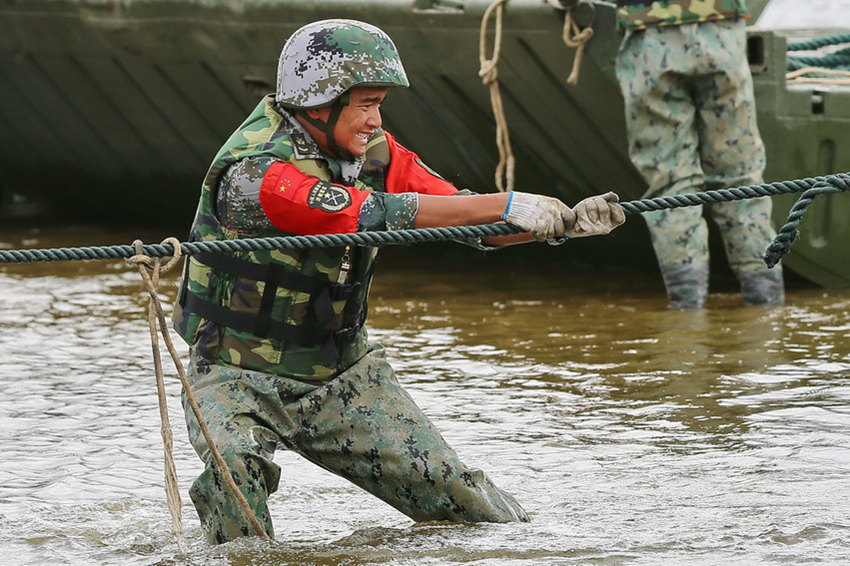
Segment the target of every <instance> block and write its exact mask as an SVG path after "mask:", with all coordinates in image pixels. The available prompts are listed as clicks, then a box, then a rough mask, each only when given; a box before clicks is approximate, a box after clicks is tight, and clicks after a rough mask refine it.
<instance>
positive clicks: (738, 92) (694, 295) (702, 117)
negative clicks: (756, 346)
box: [617, 0, 784, 308]
mask: <svg viewBox="0 0 850 566" xmlns="http://www.w3.org/2000/svg"><path fill="white" fill-rule="evenodd" d="M618 6H619V9H618V21H619V23H620V25H621V26H622V27H623V28H625V30H626V32H625V37H624V38H623V41H622V44H621V46H620V50H619V53H618V57H617V77H618V80H619V82H620V87H621V90H622V92H623V97H624V99H625V105H626V126H627V131H628V141H629V155H630V157H631V159H632V162H633V163H634V164H635V166H636V167H637V169H638V170H639V171H640V173H641V174H642V175H643V177H644V179H645V180H646V182H647V184H648V185H649V190H648V191H647V193H646V196H647V197H657V196H664V195H675V194H683V193H691V192H697V191H701V190H711V189H720V188H727V187H733V186H743V185H752V184H760V183H762V182H763V179H762V172H763V170H764V165H765V153H764V145H763V144H762V140H761V138H760V136H759V132H758V126H757V124H756V112H755V101H754V98H753V85H752V77H751V76H750V71H749V66H748V62H747V57H746V35H745V30H744V21H743V19H742V17H743V15H744V14H745V13H746V11H745V6H744V3H743V1H742V0H713V1H712V0H707V1H704V2H703V1H699V0H679V1H671V2H663V1H661V2H636V1H629V0H625V1H624V0H621V1H618ZM771 205H772V203H771V201H770V199H769V198H760V199H749V200H744V201H739V202H724V203H718V204H712V205H707V208H708V209H709V212H710V213H711V215H712V217H713V219H714V221H715V222H717V224H718V226H719V227H720V232H721V234H722V236H723V242H724V246H725V250H726V255H727V259H728V260H729V264H730V266H731V267H732V270H733V272H734V273H735V275H736V276H737V278H738V280H739V282H740V284H741V291H742V294H743V298H744V301H745V302H746V303H747V304H777V303H781V302H783V300H784V289H783V283H782V271H781V268H779V267H777V268H775V269H773V270H770V269H768V268H767V267H766V266H765V265H764V262H763V261H762V254H763V253H764V250H765V249H766V248H767V246H768V245H769V244H770V242H771V240H772V239H773V237H774V236H775V231H774V230H773V228H772V226H771V221H770V212H771ZM644 218H645V219H646V221H647V225H648V226H649V230H650V234H651V236H652V243H653V247H654V248H655V253H656V256H657V258H658V263H659V266H660V268H661V273H662V275H663V277H664V283H665V286H666V288H667V294H668V297H669V299H670V304H671V306H672V307H673V308H700V307H702V306H704V304H705V300H706V297H707V295H708V279H709V260H708V242H707V239H708V227H707V226H706V223H705V220H704V219H703V216H702V207H687V208H680V209H675V210H663V211H658V212H653V213H649V214H645V215H644Z"/></svg>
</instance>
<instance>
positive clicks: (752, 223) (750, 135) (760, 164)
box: [698, 21, 785, 304]
mask: <svg viewBox="0 0 850 566" xmlns="http://www.w3.org/2000/svg"><path fill="white" fill-rule="evenodd" d="M702 36H703V41H704V43H705V45H706V49H705V50H704V51H703V52H704V54H705V60H704V61H702V67H703V69H704V72H705V76H704V77H703V78H702V79H701V81H702V83H703V84H702V85H701V87H700V89H698V90H699V93H700V97H699V99H698V100H699V108H700V113H699V131H700V140H701V144H700V147H701V148H702V163H703V169H704V171H705V174H706V181H707V184H708V188H726V187H739V186H747V185H757V184H761V183H762V181H763V179H762V171H763V170H764V166H765V151H764V144H763V143H762V140H761V136H760V135H759V131H758V124H757V123H756V108H755V99H754V96H753V82H752V77H751V75H750V69H749V63H748V62H747V56H746V53H747V52H746V33H745V30H744V23H743V21H733V22H717V23H715V24H710V25H708V24H706V25H704V26H703V30H702ZM771 208H772V201H771V200H770V198H758V199H749V200H744V201H737V202H724V203H718V204H714V205H711V207H710V210H711V213H712V216H713V218H714V220H715V221H716V222H717V225H718V226H719V227H720V232H721V234H722V236H723V243H724V246H725V249H726V256H727V258H728V260H729V265H730V267H731V268H732V271H733V272H734V273H735V275H736V277H737V278H738V281H739V282H740V284H741V293H742V294H743V297H744V302H746V303H747V304H781V303H782V302H783V301H784V300H785V290H784V284H783V279H782V268H781V266H777V267H775V268H773V269H770V268H768V267H767V266H766V265H765V263H764V261H763V260H762V256H763V255H764V252H765V250H766V249H767V247H768V246H769V245H770V243H771V241H773V238H774V237H775V236H776V232H775V230H774V229H773V226H772V223H771Z"/></svg>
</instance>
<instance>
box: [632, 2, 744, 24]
mask: <svg viewBox="0 0 850 566" xmlns="http://www.w3.org/2000/svg"><path fill="white" fill-rule="evenodd" d="M746 17H747V6H746V0H655V1H653V0H617V25H618V26H619V27H620V29H630V30H640V29H646V28H648V27H656V26H677V25H682V24H692V23H699V22H707V21H714V20H734V19H738V18H746Z"/></svg>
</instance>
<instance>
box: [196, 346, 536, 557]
mask: <svg viewBox="0 0 850 566" xmlns="http://www.w3.org/2000/svg"><path fill="white" fill-rule="evenodd" d="M189 379H190V383H191V387H192V391H193V393H194V395H195V396H196V399H197V400H198V403H199V405H200V407H201V411H202V414H203V416H204V419H205V420H206V422H207V425H208V427H209V429H210V431H211V435H212V438H213V441H214V443H215V445H216V447H217V448H218V450H219V452H221V454H222V456H223V457H224V459H225V461H226V463H227V465H228V467H229V468H230V472H231V474H232V476H233V478H234V480H235V482H236V484H237V485H238V486H239V489H240V491H242V493H243V494H244V495H245V497H246V499H247V500H248V502H249V504H250V506H251V507H252V509H253V510H254V512H255V513H256V515H257V517H258V518H259V520H260V522H261V523H262V524H263V526H264V528H265V529H266V531H267V532H268V533H269V534H270V535H273V528H272V520H271V517H270V514H269V509H268V497H269V494H271V493H273V492H274V491H276V490H277V487H278V482H279V479H280V467H279V466H278V465H276V464H275V463H274V462H273V461H272V457H273V454H274V451H275V449H276V448H278V447H283V448H288V449H290V450H293V451H295V452H296V453H298V454H300V455H301V456H303V457H304V458H306V459H308V460H310V461H311V462H313V463H315V464H317V465H319V466H321V467H323V468H325V469H327V470H330V471H331V472H334V473H335V474H338V475H340V476H342V477H344V478H345V479H347V480H349V481H351V482H352V483H354V484H356V485H358V486H360V487H361V488H363V489H365V490H366V491H368V492H369V493H372V494H373V495H375V496H377V497H379V498H380V499H382V500H384V501H385V502H387V503H389V504H390V505H392V506H393V507H395V508H396V509H398V510H399V511H401V512H402V513H404V514H405V515H407V516H408V517H410V518H412V519H413V520H415V521H433V520H447V521H466V522H510V521H527V520H528V516H527V515H526V513H525V511H523V509H522V508H521V507H520V505H519V504H518V503H517V502H516V500H515V499H514V498H513V497H512V496H510V495H508V494H507V493H505V492H504V491H502V490H500V489H499V488H497V487H496V486H495V485H493V483H492V482H490V480H489V479H488V478H487V477H486V476H485V475H484V473H483V472H481V471H480V470H475V469H471V468H468V467H466V466H465V465H464V464H463V463H461V461H460V460H459V459H458V456H457V454H456V453H455V451H454V450H452V448H450V447H449V446H448V444H446V441H445V440H444V439H443V437H442V436H441V435H440V433H439V431H437V429H436V428H435V427H434V425H433V424H431V422H430V421H429V420H428V418H427V417H426V416H425V415H424V414H423V413H422V411H421V410H420V409H419V407H418V406H417V405H416V404H415V403H414V401H413V399H411V397H410V396H409V395H408V394H407V392H406V391H405V390H404V389H403V388H402V387H401V386H400V385H399V383H398V381H397V380H396V377H395V374H394V372H393V370H392V368H391V367H390V365H389V363H388V362H387V360H386V356H385V354H384V350H383V348H381V347H380V346H377V345H376V346H373V348H372V349H371V350H370V352H369V353H367V354H366V356H364V357H363V358H361V359H360V361H358V362H357V363H356V364H355V365H354V366H352V367H351V368H349V369H348V370H346V371H345V372H343V373H342V374H341V375H339V376H338V377H336V378H335V379H333V380H331V381H330V382H329V383H327V384H325V385H317V384H310V383H305V382H303V381H298V380H294V379H289V378H286V377H281V376H276V375H272V374H266V373H262V372H258V371H251V370H244V369H241V368H236V367H233V366H225V365H220V364H214V363H210V362H208V361H206V360H203V359H202V358H200V356H198V355H197V354H195V353H194V352H193V354H192V357H191V360H190V365H189ZM183 405H184V410H185V414H186V421H187V425H188V429H189V439H190V441H191V442H192V445H193V446H194V448H195V450H196V451H197V453H198V455H199V456H200V457H201V459H202V460H203V461H204V462H205V463H206V469H205V470H204V472H203V473H202V474H201V475H200V476H198V478H197V479H196V480H195V482H194V483H193V484H192V487H191V489H190V496H191V498H192V501H193V503H194V504H195V508H196V510H197V512H198V516H199V518H200V520H201V525H202V527H203V529H204V532H205V533H206V536H207V540H208V541H209V542H210V543H211V544H218V543H222V542H226V541H228V540H232V539H234V538H237V537H241V536H249V535H251V534H253V530H252V528H251V526H250V523H249V522H248V521H247V520H246V519H245V517H244V516H243V513H242V509H241V507H240V506H239V504H238V501H237V500H236V498H235V497H234V496H233V495H232V494H231V493H230V492H229V491H228V489H227V487H226V485H225V484H223V483H221V482H220V479H219V472H218V470H217V468H216V465H215V462H214V460H213V459H212V457H211V456H210V452H209V448H208V446H207V443H206V441H205V440H204V437H203V434H202V433H201V430H200V427H199V426H198V422H197V420H196V419H195V416H194V413H193V412H192V410H191V408H190V407H189V406H188V404H187V403H186V401H185V396H184V402H183Z"/></svg>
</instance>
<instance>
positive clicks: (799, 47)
mask: <svg viewBox="0 0 850 566" xmlns="http://www.w3.org/2000/svg"><path fill="white" fill-rule="evenodd" d="M842 43H850V34H846V33H845V34H840V35H831V36H829V37H821V38H818V39H810V40H808V41H796V42H794V43H789V44H788V48H787V49H788V51H814V50H816V49H820V48H821V47H827V46H829V45H839V44H842Z"/></svg>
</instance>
